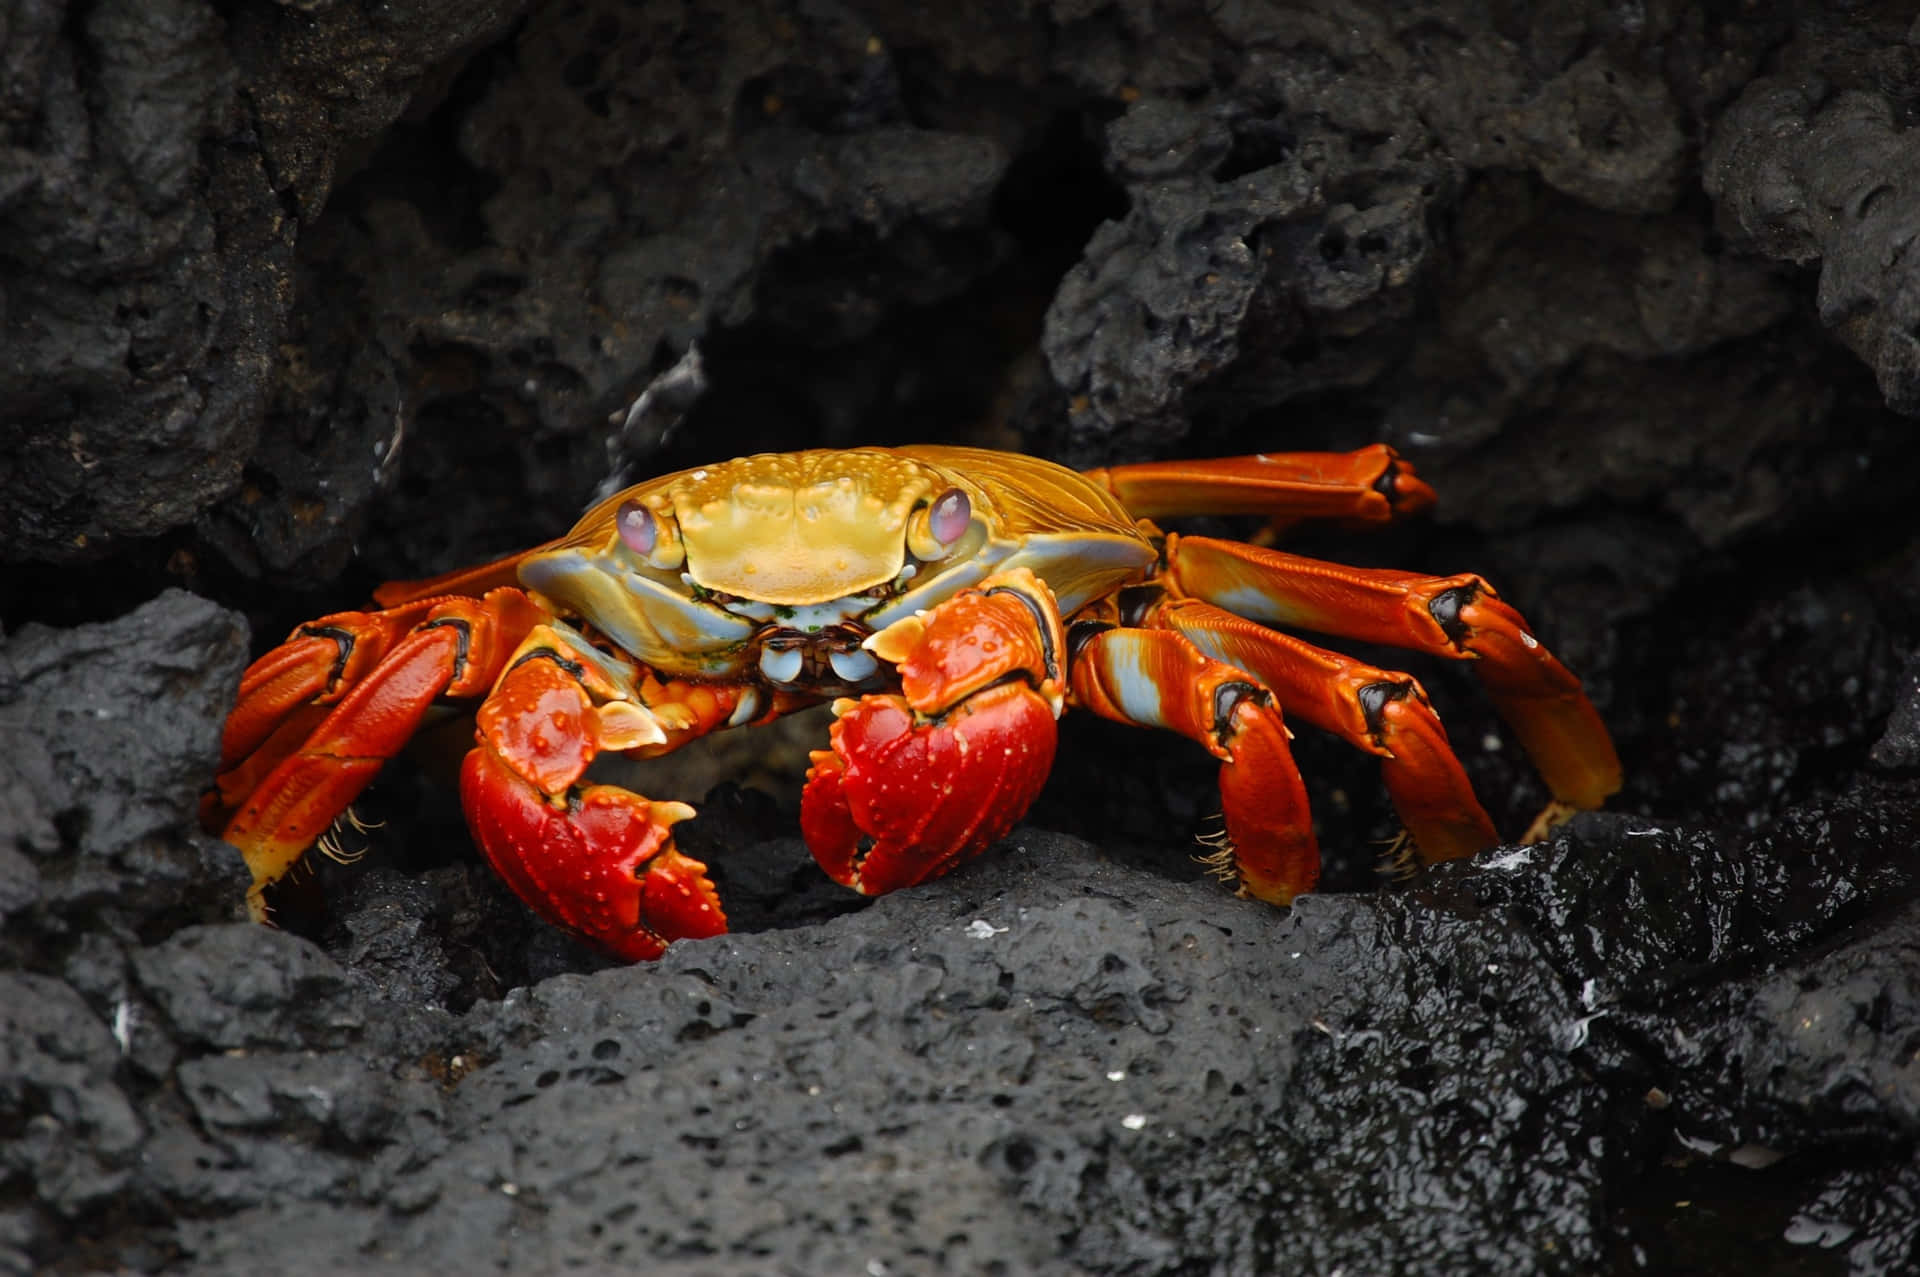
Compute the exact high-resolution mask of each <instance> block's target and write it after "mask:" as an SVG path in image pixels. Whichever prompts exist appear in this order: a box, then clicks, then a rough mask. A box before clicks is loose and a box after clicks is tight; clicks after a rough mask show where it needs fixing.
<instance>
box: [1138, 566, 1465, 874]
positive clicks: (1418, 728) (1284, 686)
mask: <svg viewBox="0 0 1920 1277" xmlns="http://www.w3.org/2000/svg"><path fill="white" fill-rule="evenodd" d="M1145 623H1146V624H1150V625H1155V626H1164V627H1166V628H1168V629H1171V630H1174V631H1177V632H1178V633H1180V634H1183V635H1185V636H1186V637H1187V638H1188V639H1189V640H1191V641H1192V643H1193V644H1194V646H1196V647H1198V648H1199V649H1200V650H1201V651H1203V652H1205V653H1206V654H1207V655H1209V656H1211V657H1213V658H1214V659H1215V660H1220V661H1225V662H1227V663H1228V664H1231V665H1237V666H1239V667H1240V668H1242V669H1245V670H1247V671H1249V672H1251V673H1252V674H1253V675H1254V676H1256V677H1257V678H1259V680H1260V681H1261V682H1262V683H1264V684H1265V685H1266V686H1267V687H1268V688H1269V689H1271V690H1272V692H1273V694H1274V696H1275V697H1277V698H1278V699H1279V701H1280V705H1281V707H1282V708H1283V709H1285V710H1286V712H1287V714H1288V715H1289V716H1291V717H1294V718H1299V719H1304V720H1306V721H1307V722H1309V723H1312V724H1313V725H1314V726H1315V727H1318V728H1320V729H1321V730H1322V731H1326V732H1331V733H1333V734H1334V735H1336V736H1339V737H1341V738H1342V739H1344V740H1345V741H1347V742H1348V743H1349V744H1351V745H1353V746H1354V747H1356V748H1358V749H1363V750H1365V751H1367V752H1368V753H1370V754H1374V755H1376V756H1378V757H1379V759H1380V774H1381V778H1382V779H1383V780H1384V781H1385V782H1386V786H1387V793H1388V795H1389V796H1390V797H1391V798H1392V799H1393V805H1394V809H1395V811H1397V812H1398V813H1399V816H1400V822H1401V823H1402V824H1403V825H1405V826H1406V829H1407V833H1408V835H1409V836H1410V837H1411V838H1412V841H1413V846H1414V850H1415V851H1416V852H1417V853H1418V854H1419V856H1420V858H1421V859H1422V860H1424V861H1427V862H1428V863H1431V862H1433V861H1436V860H1452V859H1454V858H1456V857H1459V856H1470V855H1472V854H1473V853H1474V852H1476V851H1482V850H1484V849H1486V848H1488V847H1491V846H1493V845H1494V844H1495V843H1497V842H1499V841H1500V836H1499V834H1497V833H1496V832H1495V831H1494V827H1493V821H1492V820H1490V819H1489V818H1488V816H1487V813H1486V811H1485V809H1484V808H1482V807H1481V806H1480V800H1479V799H1478V798H1477V797H1475V795H1474V792H1473V785H1472V783H1471V782H1469V781H1468V780H1467V775H1466V772H1464V771H1463V770H1461V767H1460V760H1459V759H1458V758H1456V757H1455V756H1454V753H1453V750H1452V748H1451V747H1450V746H1449V745H1448V744H1447V733H1446V730H1445V729H1444V728H1443V727H1442V726H1441V725H1440V717H1439V715H1437V714H1435V713H1434V711H1433V706H1432V705H1430V704H1429V703H1428V701H1427V693H1426V689H1425V688H1423V687H1421V686H1420V684H1419V682H1418V681H1417V680H1415V679H1413V678H1411V677H1410V676H1408V675H1406V674H1400V673H1395V672H1391V671H1387V670H1380V669H1376V668H1374V667H1373V666H1371V665H1366V664H1363V663H1362V662H1360V661H1356V660H1353V659H1352V658H1350V657H1346V656H1342V655H1340V654H1338V653H1335V652H1329V651H1327V650H1326V649H1324V648H1319V647H1315V646H1314V645H1313V644H1311V643H1307V642H1303V641H1302V640H1300V639H1297V638H1294V637H1293V636H1292V635H1289V634H1282V633H1280V632H1279V631H1277V630H1270V629H1268V628H1267V627H1266V626H1264V625H1261V624H1260V623H1259V622H1257V621H1249V620H1247V619H1246V618H1244V617H1240V616H1236V615H1234V614H1233V613H1232V612H1229V611H1226V610H1225V609H1224V608H1217V607H1215V606H1213V605H1212V604H1211V603H1203V602H1201V601H1199V600H1198V599H1177V600H1172V601H1169V602H1167V603H1165V604H1163V605H1161V606H1160V607H1159V608H1158V609H1157V610H1155V611H1154V612H1153V613H1151V614H1150V615H1149V619H1148V620H1147V621H1146V622H1145Z"/></svg>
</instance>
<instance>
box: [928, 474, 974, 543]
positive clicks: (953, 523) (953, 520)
mask: <svg viewBox="0 0 1920 1277" xmlns="http://www.w3.org/2000/svg"><path fill="white" fill-rule="evenodd" d="M972 521H973V502H971V501H969V500H967V494H966V493H964V492H962V491H960V489H958V488H948V489H947V490H946V491H945V492H943V493H941V494H940V495H939V497H938V498H936V499H935V501H934V503H933V508H932V509H930V510H928V511H927V531H929V532H931V533H933V539H934V540H936V541H938V542H939V543H940V544H941V545H952V544H953V543H954V542H955V541H958V540H959V539H960V538H961V537H962V536H964V535H966V531H967V525H968V524H969V523H971V522H972Z"/></svg>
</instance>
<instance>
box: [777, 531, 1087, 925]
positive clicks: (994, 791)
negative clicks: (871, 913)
mask: <svg viewBox="0 0 1920 1277" xmlns="http://www.w3.org/2000/svg"><path fill="white" fill-rule="evenodd" d="M866 647H867V649H868V650H869V651H871V652H873V654H874V655H875V656H878V657H879V658H880V659H882V660H884V661H888V662H891V663H892V664H894V665H895V666H896V667H897V668H898V669H899V672H900V685H901V686H900V693H899V694H898V695H869V696H863V697H861V698H860V699H859V700H857V701H853V700H841V701H836V702H835V703H834V712H835V713H836V714H837V715H838V717H837V718H836V719H835V720H834V724H833V730H832V736H831V738H830V739H831V743H832V748H831V749H824V750H816V751H814V753H813V755H812V763H813V765H812V767H810V768H809V769H808V771H807V788H806V793H805V796H804V798H803V799H802V802H801V807H800V825H801V830H802V832H803V833H804V834H805V835H806V839H807V846H808V848H809V849H810V850H811V851H812V852H813V855H814V858H815V859H816V860H818V861H819V862H820V867H821V868H822V869H824V870H826V871H827V874H828V876H830V877H831V878H833V879H834V881H836V882H839V883H842V884H844V885H846V886H849V887H852V888H854V889H855V890H856V891H860V892H863V893H865V894H867V895H870V896H871V895H880V894H881V893H883V892H888V891H893V890H895V889H897V888H900V887H909V886H913V885H915V884H917V883H921V882H925V881H927V880H928V879H930V878H937V877H939V876H940V875H941V874H944V873H946V872H948V871H949V870H951V869H953V868H954V867H955V866H956V865H959V864H960V863H962V862H963V861H965V860H967V859H968V858H970V857H972V856H974V855H976V854H978V853H979V852H980V851H981V850H983V849H984V848H986V847H988V846H989V845H991V844H992V843H994V842H997V841H999V840H1000V839H1001V838H1003V837H1005V836H1006V833H1007V831H1008V830H1009V829H1011V828H1012V827H1013V824H1014V822H1015V821H1017V820H1019V819H1020V817H1021V816H1023V815H1025V814H1026V811H1027V808H1028V807H1030V806H1032V805H1033V800H1034V798H1035V797H1036V796H1038V794H1039V792H1040V787H1041V785H1042V784H1044V783H1045V781H1046V779H1047V773H1048V772H1049V771H1050V770H1051V769H1052V767H1053V752H1054V744H1055V741H1056V729H1055V725H1054V720H1056V719H1057V718H1058V717H1059V716H1060V708H1061V704H1062V691H1063V686H1062V680H1061V668H1060V662H1061V660H1062V659H1063V657H1064V654H1065V635H1064V631H1063V630H1062V628H1061V623H1060V613H1059V608H1058V605H1057V604H1056V603H1055V601H1054V597H1053V592H1052V591H1051V590H1049V589H1048V588H1047V586H1046V584H1045V583H1044V582H1042V581H1041V580H1040V579H1039V578H1038V577H1036V576H1034V574H1033V573H1032V572H1030V571H1028V570H1027V569H1025V568H1017V569H1014V570H1012V571H1009V572H1002V573H998V574H996V575H994V576H990V577H988V578H987V579H986V580H984V581H982V582H981V583H980V585H979V587H978V588H976V589H971V590H965V591H962V592H961V593H959V594H956V595H954V596H953V597H952V598H950V599H947V600H946V601H945V602H943V603H941V604H939V605H938V606H937V607H935V608H933V609H932V610H930V611H929V612H927V613H926V614H925V615H924V616H910V617H906V618H904V619H903V620H900V621H896V622H895V623H894V624H892V625H890V626H888V627H887V628H886V629H884V630H881V631H880V632H879V633H877V634H875V635H873V636H872V637H870V638H869V639H868V640H867V642H866Z"/></svg>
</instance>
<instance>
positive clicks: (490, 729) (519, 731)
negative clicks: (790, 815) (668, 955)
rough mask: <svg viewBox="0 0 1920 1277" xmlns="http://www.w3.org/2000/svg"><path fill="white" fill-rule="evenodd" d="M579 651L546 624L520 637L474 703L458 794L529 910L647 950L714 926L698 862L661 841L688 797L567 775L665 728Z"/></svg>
mask: <svg viewBox="0 0 1920 1277" xmlns="http://www.w3.org/2000/svg"><path fill="white" fill-rule="evenodd" d="M582 655H583V653H581V652H580V651H579V650H578V649H577V648H575V647H573V646H572V640H570V638H569V637H568V636H567V635H566V634H564V633H562V632H560V631H558V630H556V629H553V628H549V627H545V626H542V627H539V628H536V629H535V630H534V631H533V632H532V633H530V634H529V635H528V637H527V641H526V642H525V644H523V645H522V648H521V650H520V651H519V652H518V653H516V655H515V658H514V659H513V660H512V661H511V662H510V664H509V668H508V669H507V672H506V674H505V675H504V676H503V677H502V678H501V680H500V683H499V685H498V686H497V687H496V688H495V689H494V691H493V693H492V695H490V696H489V697H488V698H487V701H486V703H485V704H484V705H483V706H481V709H480V714H479V717H478V722H477V724H476V726H477V729H478V732H477V735H478V738H479V744H478V746H477V747H476V748H475V749H474V750H473V752H472V753H470V754H468V755H467V760H466V763H465V765H464V766H463V768H462V770H461V774H460V796H461V798H462V800H463V806H464V807H465V808H466V812H467V823H468V826H469V827H470V828H471V829H472V831H473V836H474V840H475V841H476V842H478V843H479V844H480V849H481V851H482V852H484V853H485V855H486V857H487V860H488V861H489V862H490V863H491V864H492V865H493V868H494V871H495V872H496V873H498V874H499V875H500V877H501V878H502V879H503V880H505V882H506V883H507V885H508V886H510V887H512V888H513V890H514V892H515V894H517V895H518V896H519V897H520V899H521V900H523V901H525V902H526V904H527V905H528V906H529V907H530V908H532V909H533V910H534V912H536V913H538V914H539V915H540V916H541V917H543V918H545V919H547V921H549V922H552V923H554V924H555V925H557V926H560V927H564V928H566V929H567V930H569V931H572V932H574V933H575V934H577V935H579V936H581V937H583V938H585V939H586V940H587V941H589V942H590V943H592V944H594V945H597V946H598V947H600V948H602V949H604V950H606V951H607V952H609V953H612V954H614V955H616V956H618V957H622V958H626V959H628V960H629V961H638V960H642V959H647V958H657V957H659V956H660V954H661V953H663V952H664V951H665V950H666V947H667V945H668V944H669V943H671V942H672V941H675V940H683V939H692V938H696V937H702V936H714V935H719V934H721V933H722V932H724V931H725V930H726V929H727V919H726V914H725V913H724V912H723V911H722V910H721V908H720V900H719V897H718V895H717V894H716V893H715V892H714V887H713V884H712V883H711V882H709V881H708V880H707V877H706V866H705V865H703V864H701V863H700V862H699V861H697V860H693V859H691V858H689V857H687V856H684V855H682V854H681V853H680V851H679V850H678V849H677V848H676V847H675V846H674V845H673V837H672V834H671V833H670V832H669V831H670V829H671V828H672V826H673V825H674V824H676V823H678V822H679V821H682V820H685V819H687V818H688V817H690V816H692V815H693V808H691V807H689V806H687V805H686V804H685V803H675V802H653V801H650V800H648V799H646V798H642V797H641V796H640V795H638V794H635V793H633V792H631V791H629V790H626V789H621V788H619V787H618V786H614V785H582V784H580V778H581V777H582V776H583V775H584V774H585V772H586V770H587V767H588V766H589V765H590V764H591V763H592V762H593V760H594V757H595V755H596V754H597V753H598V752H599V751H600V750H601V749H602V748H616V749H625V748H633V747H636V746H644V745H645V744H648V743H653V744H658V743H660V742H662V741H664V740H665V733H664V731H663V730H662V728H661V727H660V725H659V723H658V722H657V721H656V719H655V716H654V715H653V713H652V712H651V711H650V710H649V709H647V708H645V707H644V706H641V705H639V704H638V703H636V702H634V701H632V700H627V699H623V696H624V694H625V689H623V688H622V687H621V686H619V685H618V684H617V683H616V682H614V681H613V679H612V678H611V677H610V676H609V675H608V674H607V673H606V672H605V671H603V670H601V669H599V668H598V667H597V666H595V665H593V664H592V663H590V662H588V661H586V660H583V659H578V658H580V657H581V656H582ZM717 694H718V693H716V695H717Z"/></svg>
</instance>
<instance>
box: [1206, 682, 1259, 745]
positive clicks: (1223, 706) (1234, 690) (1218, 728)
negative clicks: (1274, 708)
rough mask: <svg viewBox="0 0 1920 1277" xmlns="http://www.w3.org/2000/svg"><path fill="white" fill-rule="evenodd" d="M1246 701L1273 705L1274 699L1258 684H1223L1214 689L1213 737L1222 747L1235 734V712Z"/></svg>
mask: <svg viewBox="0 0 1920 1277" xmlns="http://www.w3.org/2000/svg"><path fill="white" fill-rule="evenodd" d="M1245 700H1251V701H1253V702H1254V703H1255V704H1258V705H1270V704H1272V703H1273V697H1272V696H1271V695H1270V694H1269V693H1268V692H1267V689H1266V688H1264V687H1262V686H1260V685H1259V684H1258V683H1240V682H1234V683H1222V684H1220V686H1218V687H1216V688H1214V689H1213V737H1214V739H1215V740H1217V741H1219V742H1220V744H1221V745H1222V746H1225V745H1226V744H1227V743H1228V737H1229V736H1231V735H1232V733H1233V711H1235V710H1236V709H1239V708H1240V702H1241V701H1245Z"/></svg>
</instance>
